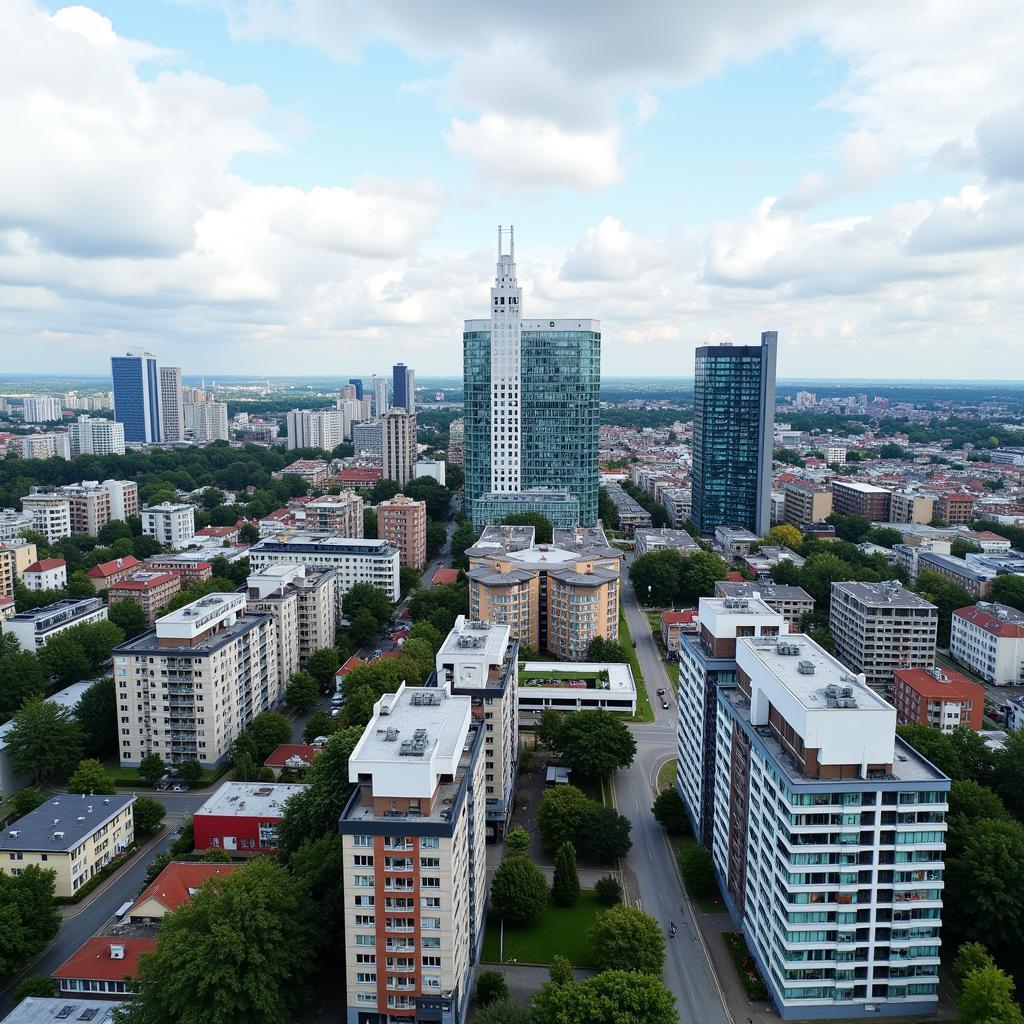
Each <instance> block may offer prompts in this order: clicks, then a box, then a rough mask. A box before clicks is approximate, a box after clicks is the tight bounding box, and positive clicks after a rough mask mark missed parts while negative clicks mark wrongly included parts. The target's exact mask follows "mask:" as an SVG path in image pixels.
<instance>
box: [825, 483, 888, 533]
mask: <svg viewBox="0 0 1024 1024" xmlns="http://www.w3.org/2000/svg"><path fill="white" fill-rule="evenodd" d="M891 497H892V492H891V491H887V490H886V489H885V488H884V487H876V486H875V485H874V484H865V483H861V482H860V481H859V480H833V481H832V511H833V512H835V513H836V515H841V516H860V517H861V518H862V519H866V520H867V521H868V522H869V523H886V522H888V521H889V511H890V499H891Z"/></svg>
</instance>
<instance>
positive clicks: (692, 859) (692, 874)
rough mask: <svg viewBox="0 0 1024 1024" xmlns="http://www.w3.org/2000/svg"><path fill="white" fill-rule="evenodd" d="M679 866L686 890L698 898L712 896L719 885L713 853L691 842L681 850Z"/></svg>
mask: <svg viewBox="0 0 1024 1024" xmlns="http://www.w3.org/2000/svg"><path fill="white" fill-rule="evenodd" d="M679 867H680V870H681V871H682V873H683V881H684V882H685V883H686V891H687V892H688V893H689V894H690V895H691V896H693V897H694V898H696V899H701V898H702V897H704V896H710V895H711V893H713V892H714V891H715V887H716V885H717V883H716V881H715V869H714V867H713V866H712V864H711V854H710V853H708V851H707V850H705V849H704V847H703V846H698V845H697V844H696V843H691V844H689V845H687V846H684V847H683V849H682V850H680V851H679Z"/></svg>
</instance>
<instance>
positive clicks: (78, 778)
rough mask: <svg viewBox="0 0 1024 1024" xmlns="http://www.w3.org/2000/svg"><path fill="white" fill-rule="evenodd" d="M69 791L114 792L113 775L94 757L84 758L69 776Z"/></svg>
mask: <svg viewBox="0 0 1024 1024" xmlns="http://www.w3.org/2000/svg"><path fill="white" fill-rule="evenodd" d="M68 792H69V793H89V794H92V793H106V794H111V793H116V792H117V787H116V786H115V785H114V776H113V775H111V774H110V772H108V771H107V770H106V769H105V768H104V767H103V765H102V764H100V762H99V761H97V760H96V758H94V757H90V758H86V760H84V761H80V762H79V763H78V767H77V768H76V769H75V771H74V773H73V774H72V776H71V778H70V779H68Z"/></svg>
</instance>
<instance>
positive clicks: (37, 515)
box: [21, 494, 71, 544]
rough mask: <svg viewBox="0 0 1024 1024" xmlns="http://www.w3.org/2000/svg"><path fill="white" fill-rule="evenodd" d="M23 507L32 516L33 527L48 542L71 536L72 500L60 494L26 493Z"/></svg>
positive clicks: (53, 542) (22, 502) (22, 503)
mask: <svg viewBox="0 0 1024 1024" xmlns="http://www.w3.org/2000/svg"><path fill="white" fill-rule="evenodd" d="M21 509H22V511H23V512H27V513H28V514H29V515H30V516H31V517H32V529H33V530H35V531H36V533H41V534H42V535H43V536H44V537H45V538H46V541H47V543H48V544H55V543H56V542H57V541H59V540H60V539H61V538H62V537H70V536H71V502H70V501H69V500H68V499H67V498H64V497H61V496H60V495H59V494H26V495H25V497H24V498H22V499H21Z"/></svg>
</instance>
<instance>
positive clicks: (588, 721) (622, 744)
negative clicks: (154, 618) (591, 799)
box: [557, 708, 636, 778]
mask: <svg viewBox="0 0 1024 1024" xmlns="http://www.w3.org/2000/svg"><path fill="white" fill-rule="evenodd" d="M557 749H558V750H559V752H560V753H561V755H562V762H563V764H565V765H566V767H568V768H569V769H571V770H572V771H573V772H576V773H578V774H580V775H584V776H587V777H589V778H605V777H607V776H609V775H613V774H614V773H615V772H616V771H618V770H619V769H620V768H628V767H629V766H630V765H631V764H632V763H633V758H634V757H635V756H636V740H635V739H634V738H633V734H632V733H631V732H630V731H629V729H628V728H627V727H626V724H625V722H623V721H622V719H621V718H620V717H619V716H617V715H616V714H615V713H614V712H612V711H606V710H605V709H604V708H594V709H593V710H588V711H574V712H570V713H569V714H567V715H566V716H565V721H564V722H563V723H562V727H561V729H560V730H559V732H558V747H557Z"/></svg>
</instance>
